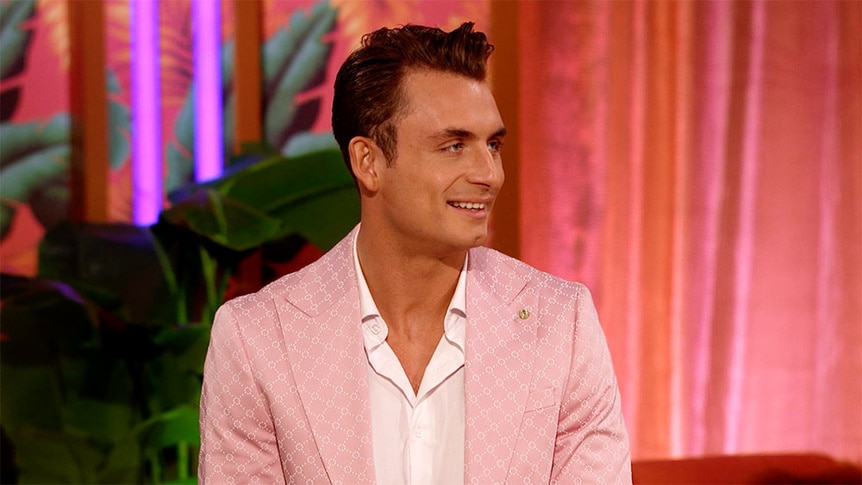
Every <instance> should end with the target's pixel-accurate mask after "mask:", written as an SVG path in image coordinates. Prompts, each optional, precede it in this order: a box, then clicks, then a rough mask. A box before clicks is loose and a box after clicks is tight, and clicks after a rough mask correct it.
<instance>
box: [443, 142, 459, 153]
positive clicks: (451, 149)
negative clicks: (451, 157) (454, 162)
mask: <svg viewBox="0 0 862 485" xmlns="http://www.w3.org/2000/svg"><path fill="white" fill-rule="evenodd" d="M463 149H464V144H463V143H461V142H457V143H453V144H451V145H446V146H445V147H443V151H447V152H451V153H458V152H460V151H462V150H463Z"/></svg>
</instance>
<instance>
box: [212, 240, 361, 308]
mask: <svg viewBox="0 0 862 485" xmlns="http://www.w3.org/2000/svg"><path fill="white" fill-rule="evenodd" d="M352 258H353V232H352V231H351V233H350V234H348V235H347V236H346V237H345V238H344V239H342V240H341V242H339V243H338V244H336V245H335V246H334V247H333V248H332V249H330V250H329V251H327V252H326V254H324V255H323V256H321V257H320V258H319V259H317V260H316V261H314V262H313V263H311V264H309V265H307V266H305V267H303V268H302V269H300V270H298V271H296V272H293V273H290V274H287V275H284V276H282V277H280V278H278V279H277V280H275V281H273V282H271V283H269V284H268V285H266V286H264V287H263V288H261V289H260V290H258V291H256V292H254V293H249V294H247V295H243V296H239V297H236V298H233V299H231V300H230V301H228V302H226V303H225V304H224V305H223V307H226V308H229V309H230V310H231V311H232V312H238V311H239V312H249V311H252V312H254V311H260V310H261V309H271V310H274V309H275V306H276V302H278V301H285V300H286V301H288V302H290V303H292V304H293V305H295V306H299V307H300V308H301V309H304V310H313V308H307V307H309V306H311V307H314V306H317V305H318V303H320V302H329V301H332V298H333V296H334V295H337V294H340V293H344V292H345V291H346V289H347V288H349V287H350V286H351V285H350V282H352V281H353V280H354V279H355V270H354V267H353V259H352ZM354 284H355V283H354Z"/></svg>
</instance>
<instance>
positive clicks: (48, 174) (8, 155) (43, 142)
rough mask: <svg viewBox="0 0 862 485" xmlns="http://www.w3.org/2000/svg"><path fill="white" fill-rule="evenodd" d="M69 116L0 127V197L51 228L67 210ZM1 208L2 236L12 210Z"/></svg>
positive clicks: (5, 124)
mask: <svg viewBox="0 0 862 485" xmlns="http://www.w3.org/2000/svg"><path fill="white" fill-rule="evenodd" d="M69 129H70V128H69V115H68V114H66V113H62V114H59V115H56V116H54V117H52V118H51V119H50V120H49V121H48V122H46V123H43V122H30V123H20V124H16V123H3V124H2V125H0V195H2V197H3V198H4V199H6V200H14V201H18V202H22V203H28V204H30V205H31V208H32V209H33V213H34V214H35V215H36V217H37V219H38V220H39V222H41V223H42V224H43V226H44V227H51V226H53V225H54V224H56V222H58V221H60V220H62V219H65V218H66V211H67V207H68V197H69V190H68V183H67V178H68V176H69V157H70V153H71V148H70V145H69ZM10 209H12V207H11V206H9V207H7V208H6V209H4V211H3V212H4V213H3V214H2V215H3V218H2V219H0V228H2V231H3V232H4V233H5V231H6V230H8V228H9V225H10V224H11V215H12V214H13V213H14V210H10Z"/></svg>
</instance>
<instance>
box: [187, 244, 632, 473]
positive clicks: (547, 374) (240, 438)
mask: <svg viewBox="0 0 862 485" xmlns="http://www.w3.org/2000/svg"><path fill="white" fill-rule="evenodd" d="M355 230H356V229H354V231H355ZM353 240H354V239H353V233H351V234H350V235H348V236H347V237H346V238H345V239H344V240H342V241H341V242H340V243H339V244H338V245H337V246H336V247H335V248H333V249H332V250H331V251H329V252H328V253H327V254H326V255H324V256H323V257H322V258H321V259H319V260H318V261H317V262H315V263H313V264H311V265H309V266H308V267H306V268H304V269H302V270H300V271H298V272H296V273H293V274H290V275H287V276H284V277H282V278H281V279H279V280H278V281H276V282H274V283H272V284H270V285H269V286H267V287H266V288H264V289H262V290H261V291H259V292H257V293H255V294H251V295H246V296H243V297H240V298H236V299H234V300H232V301H230V302H228V303H226V304H225V305H224V306H223V307H222V308H221V309H220V310H219V312H218V314H217V315H216V318H215V322H214V324H213V328H212V338H211V341H210V347H209V351H208V353H207V358H206V364H205V369H204V382H203V390H202V395H201V417H200V419H201V421H200V425H201V452H200V466H199V469H198V475H199V478H200V480H201V483H219V484H220V483H261V484H276V483H344V484H364V483H373V482H374V461H373V457H372V447H371V425H370V423H371V416H370V411H369V405H368V390H367V385H366V375H365V372H366V370H365V352H364V350H363V346H362V334H361V329H360V325H359V323H358V322H359V299H358V294H359V293H358V289H357V286H356V274H355V271H354V269H353V260H352V258H353ZM467 271H468V277H467V308H466V309H467V329H466V330H467V334H466V349H465V352H466V363H465V384H464V386H465V394H466V395H465V407H466V408H465V417H466V444H465V471H464V473H465V475H464V477H465V483H477V484H499V483H530V484H537V483H631V467H630V455H629V446H628V438H627V436H626V430H625V425H624V423H623V418H622V413H621V407H620V397H619V390H618V388H617V383H616V378H615V376H614V371H613V367H612V364H611V359H610V355H609V352H608V348H607V344H606V342H605V337H604V334H603V333H602V330H601V327H600V326H599V322H598V319H597V317H596V311H595V308H594V306H593V303H592V299H591V297H590V295H589V292H588V290H587V289H586V287H584V286H583V285H581V284H578V283H569V282H565V281H562V280H560V279H558V278H555V277H553V276H550V275H548V274H545V273H542V272H539V271H537V270H536V269H533V268H531V267H529V266H527V265H526V264H524V263H522V262H520V261H517V260H515V259H512V258H509V257H507V256H504V255H502V254H500V253H498V252H496V251H493V250H490V249H487V248H475V249H472V250H471V251H470V258H469V266H468V269H467ZM522 310H526V311H523V312H522Z"/></svg>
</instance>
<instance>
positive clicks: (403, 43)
mask: <svg viewBox="0 0 862 485" xmlns="http://www.w3.org/2000/svg"><path fill="white" fill-rule="evenodd" d="M493 51H494V46H493V45H491V44H490V43H488V39H487V37H486V36H485V34H484V33H482V32H474V31H473V23H472V22H466V23H463V24H461V26H460V27H458V28H457V29H455V30H453V31H451V32H445V31H443V30H440V29H438V28H432V27H424V26H420V25H404V26H402V27H399V28H393V29H390V28H382V29H379V30H375V31H374V32H371V33H369V34H366V35H365V36H363V37H362V45H361V46H360V47H359V48H358V49H357V50H355V51H353V53H351V54H350V56H348V57H347V60H346V61H344V64H342V65H341V68H340V69H339V70H338V74H337V75H336V77H335V93H334V96H333V100H332V131H333V133H334V135H335V140H336V141H337V142H338V146H339V148H340V149H341V154H342V156H343V157H344V161H345V163H347V168H348V170H350V171H351V174H352V173H353V172H352V169H351V167H350V153H349V151H348V150H349V148H348V147H349V144H350V140H351V139H353V138H354V137H356V136H365V137H368V138H370V139H372V140H374V142H375V143H376V144H377V145H378V146H379V147H380V149H381V150H382V151H383V155H384V156H385V157H386V160H387V163H388V164H392V163H393V162H394V161H395V158H396V157H397V153H396V146H397V139H396V128H395V124H396V122H397V120H398V116H399V114H400V113H401V111H402V109H403V108H404V107H405V103H406V100H405V98H404V92H403V88H402V82H403V79H404V76H405V75H406V74H407V73H408V72H409V71H410V70H414V69H431V70H434V71H440V72H445V73H452V74H457V75H460V76H464V77H467V78H471V79H475V80H477V81H484V80H485V78H486V75H487V63H488V57H489V56H490V55H491V53H492V52H493Z"/></svg>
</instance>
